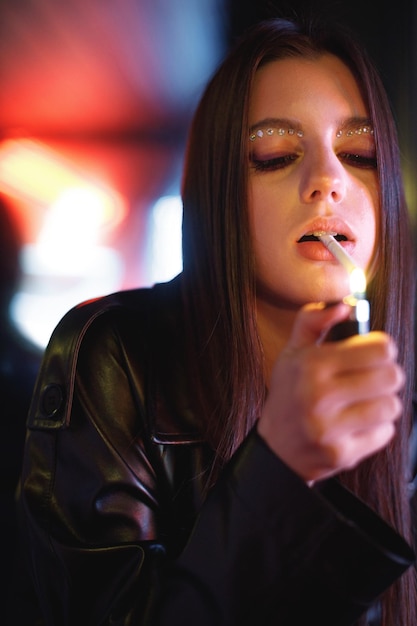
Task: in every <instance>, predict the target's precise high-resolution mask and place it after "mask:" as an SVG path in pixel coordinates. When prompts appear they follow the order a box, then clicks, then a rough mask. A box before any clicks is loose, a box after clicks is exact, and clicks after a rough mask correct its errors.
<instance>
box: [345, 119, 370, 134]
mask: <svg viewBox="0 0 417 626" xmlns="http://www.w3.org/2000/svg"><path fill="white" fill-rule="evenodd" d="M361 126H370V127H371V128H372V126H373V124H372V122H371V120H370V119H369V117H349V118H348V119H346V120H343V121H341V122H340V124H339V125H338V126H337V130H338V131H343V132H346V131H347V130H355V129H357V128H360V127H361Z"/></svg>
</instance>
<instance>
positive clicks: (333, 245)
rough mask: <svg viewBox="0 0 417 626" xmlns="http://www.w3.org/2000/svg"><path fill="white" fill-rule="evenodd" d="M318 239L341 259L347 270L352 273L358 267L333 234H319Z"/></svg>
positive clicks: (340, 261)
mask: <svg viewBox="0 0 417 626" xmlns="http://www.w3.org/2000/svg"><path fill="white" fill-rule="evenodd" d="M316 236H317V238H318V239H320V241H321V243H322V244H323V245H324V246H326V248H327V249H328V250H329V251H330V252H331V253H332V254H333V256H334V257H335V258H336V259H337V260H338V261H339V263H340V264H341V265H343V267H344V268H345V269H346V271H347V272H348V273H349V274H350V273H351V272H352V271H353V270H354V269H356V268H357V265H356V263H355V262H354V261H353V259H352V258H351V257H350V256H349V254H348V253H347V252H346V250H345V249H344V248H343V246H341V245H340V243H339V242H338V241H337V239H335V238H334V237H333V235H328V234H326V233H323V234H321V233H320V234H317V235H316Z"/></svg>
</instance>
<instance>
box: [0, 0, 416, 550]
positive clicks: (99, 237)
mask: <svg viewBox="0 0 417 626" xmlns="http://www.w3.org/2000/svg"><path fill="white" fill-rule="evenodd" d="M371 5H372V6H371ZM300 10H308V11H309V10H311V11H318V12H323V13H324V14H326V15H333V16H335V17H337V18H339V19H342V20H344V21H345V22H347V23H348V24H349V25H350V26H351V27H352V28H353V29H354V30H355V31H356V32H357V33H358V34H359V35H360V36H361V38H362V39H363V40H364V42H365V43H366V44H367V47H368V49H369V51H370V52H371V54H372V55H373V57H374V59H375V61H376V62H377V65H378V66H379V68H380V71H381V73H382V76H383V79H384V81H385V84H386V87H387V89H388V93H389V95H390V98H391V102H392V106H393V109H394V112H395V116H396V119H397V123H398V128H399V132H400V139H401V146H402V158H403V168H404V175H405V181H406V192H407V196H408V200H409V204H410V211H411V214H412V218H413V223H414V221H415V218H414V214H415V205H416V176H415V169H416V149H417V145H416V144H417V129H416V124H417V119H416V115H414V110H415V108H416V103H417V93H416V89H417V87H416V82H417V81H416V76H417V67H416V65H417V57H416V55H417V50H416V43H415V40H416V38H415V33H416V27H417V23H416V19H417V17H416V4H415V3H414V1H413V0H397V1H396V2H395V3H393V2H388V1H387V0H379V2H378V4H377V5H376V6H375V7H374V5H373V3H369V4H368V3H366V2H364V1H363V0H344V1H343V0H339V1H333V2H329V1H327V2H325V1H324V0H323V1H318V0H317V1H313V0H311V1H307V0H305V1H301V0H298V1H297V0H293V1H292V2H282V1H281V2H280V1H279V0H278V1H275V2H270V1H269V2H268V1H265V2H263V1H262V0H252V1H250V0H246V1H245V0H0V236H1V268H0V277H1V301H0V305H1V312H0V314H1V327H0V341H1V344H0V346H1V349H0V375H1V378H0V385H1V386H0V393H1V406H2V409H1V411H2V413H1V416H2V426H3V431H2V438H1V442H2V443H1V449H0V459H1V461H0V462H1V465H0V481H1V491H2V494H1V496H2V497H1V498H0V503H1V504H0V506H1V509H0V520H1V523H2V525H4V528H2V529H3V531H4V532H3V534H2V537H7V536H10V537H11V536H12V534H13V528H14V523H15V522H14V518H13V515H14V513H13V506H12V499H13V493H14V488H15V484H16V481H17V475H18V472H19V467H20V459H21V449H22V445H23V438H24V421H25V418H26V413H27V409H28V406H29V400H30V394H31V391H32V387H33V384H34V380H35V376H36V372H37V368H38V365H39V359H40V357H41V354H42V351H43V349H44V347H45V345H46V343H47V341H48V339H49V336H50V334H51V332H52V330H53V328H54V326H55V325H56V323H57V322H58V321H59V319H60V318H61V317H62V315H63V314H64V313H65V312H66V311H67V310H68V309H69V308H70V307H71V306H73V305H75V304H77V303H79V302H80V301H82V300H84V299H89V298H92V297H96V296H100V295H103V294H106V293H110V292H113V291H116V290H119V289H127V288H131V287H137V286H143V285H150V284H153V283H154V282H157V281H165V280H168V279H169V278H171V277H173V276H175V275H176V274H177V273H178V272H179V271H181V267H182V265H181V203H180V200H179V188H180V179H181V168H182V159H183V152H184V145H185V141H186V136H187V131H188V127H189V123H190V119H191V116H192V113H193V110H194V108H195V106H196V104H197V102H198V99H199V96H200V95H201V92H202V90H203V88H204V86H205V84H206V82H207V80H208V78H209V77H210V75H211V73H212V72H213V71H214V69H215V67H216V66H217V64H218V63H219V61H220V59H221V58H222V57H223V56H224V54H225V52H226V51H227V49H228V48H229V46H230V45H231V44H232V43H233V41H234V40H235V38H236V37H237V36H238V35H239V34H240V33H241V32H242V31H243V30H244V29H245V28H246V27H247V26H249V25H250V24H251V23H253V22H255V21H257V20H258V19H260V18H263V17H268V16H272V15H277V14H284V15H293V14H295V13H297V11H300ZM3 494H5V495H4V497H3ZM6 543H8V545H7V546H6V547H5V549H6V550H9V548H10V549H11V546H12V541H10V542H7V541H6ZM2 556H3V559H4V560H5V561H4V562H7V554H3V555H2Z"/></svg>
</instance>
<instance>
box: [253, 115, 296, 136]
mask: <svg viewBox="0 0 417 626" xmlns="http://www.w3.org/2000/svg"><path fill="white" fill-rule="evenodd" d="M265 126H272V127H274V128H281V127H284V128H293V129H294V130H295V131H297V130H302V128H301V124H300V123H299V122H296V121H295V120H291V119H289V118H287V117H266V118H265V119H263V120H260V121H259V122H256V124H253V126H251V127H250V128H249V132H250V133H253V132H255V131H257V130H259V129H261V128H265Z"/></svg>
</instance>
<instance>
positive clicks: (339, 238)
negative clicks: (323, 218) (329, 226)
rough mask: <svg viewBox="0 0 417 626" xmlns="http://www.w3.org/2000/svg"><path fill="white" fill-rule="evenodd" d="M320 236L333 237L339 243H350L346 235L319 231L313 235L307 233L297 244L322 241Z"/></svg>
mask: <svg viewBox="0 0 417 626" xmlns="http://www.w3.org/2000/svg"><path fill="white" fill-rule="evenodd" d="M319 235H332V236H333V237H334V238H335V239H336V240H337V241H348V238H347V237H346V235H343V234H342V233H336V232H334V231H325V230H319V231H314V232H312V233H306V234H305V235H303V236H302V237H300V239H299V240H298V242H297V243H304V242H306V241H320V240H319V238H318V237H319Z"/></svg>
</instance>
